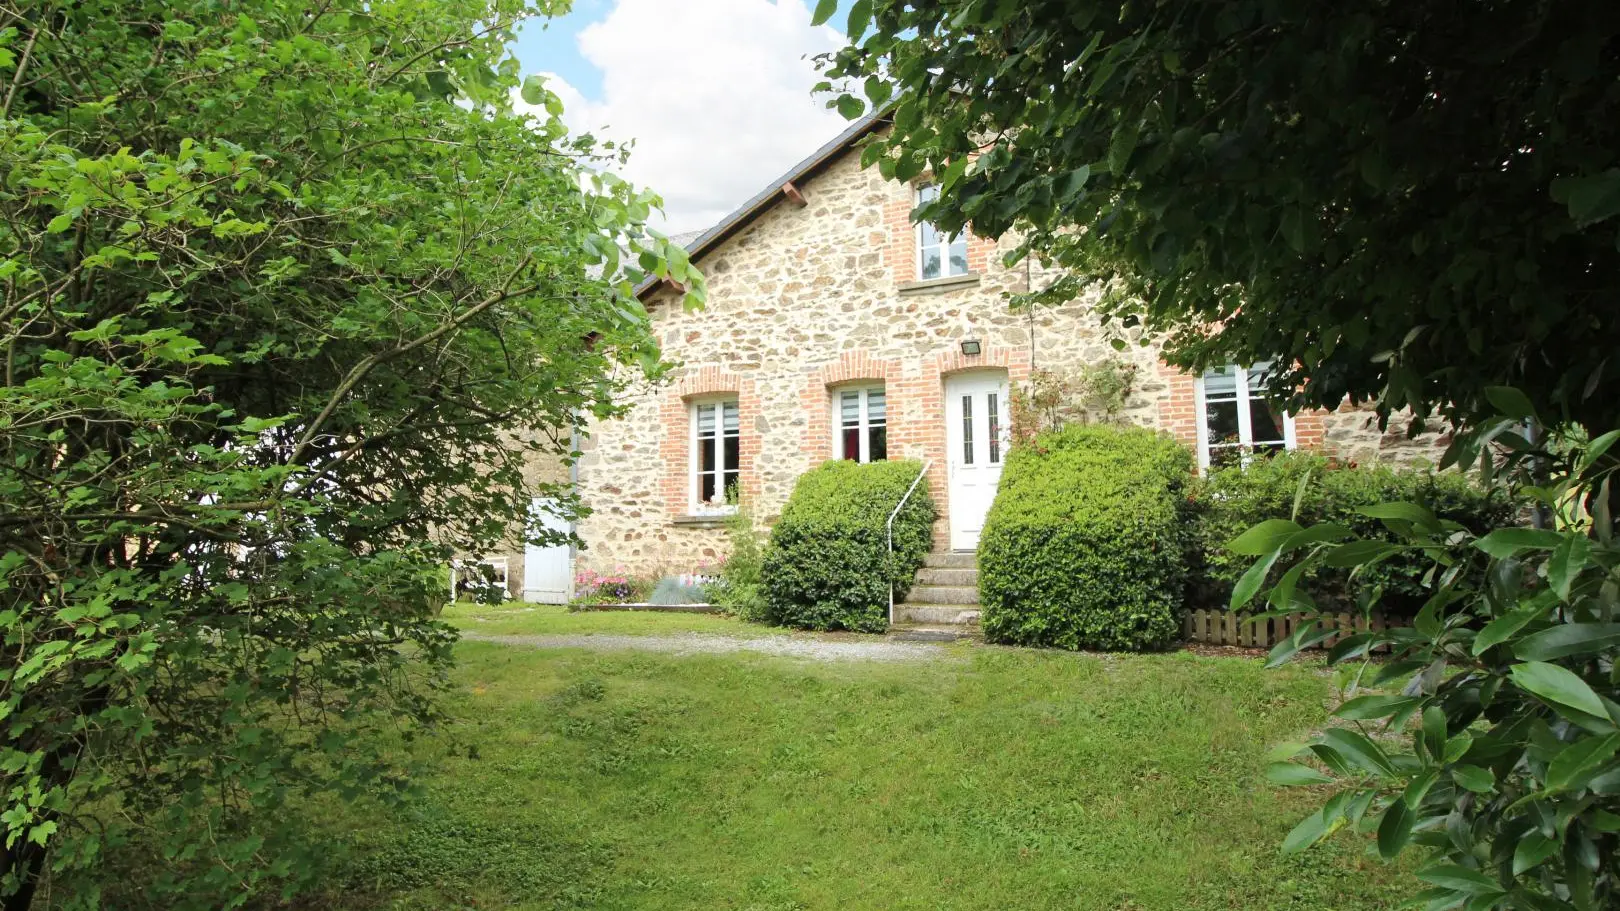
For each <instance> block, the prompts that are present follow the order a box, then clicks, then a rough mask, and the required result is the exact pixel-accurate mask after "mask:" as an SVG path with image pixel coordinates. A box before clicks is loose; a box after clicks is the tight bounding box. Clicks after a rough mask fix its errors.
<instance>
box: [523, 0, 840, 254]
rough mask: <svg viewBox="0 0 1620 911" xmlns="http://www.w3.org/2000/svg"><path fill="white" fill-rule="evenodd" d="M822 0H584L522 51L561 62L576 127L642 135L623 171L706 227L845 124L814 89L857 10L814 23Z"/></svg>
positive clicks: (531, 32)
mask: <svg viewBox="0 0 1620 911" xmlns="http://www.w3.org/2000/svg"><path fill="white" fill-rule="evenodd" d="M810 2H811V0H575V2H574V6H573V10H572V11H571V12H569V13H568V14H567V15H565V16H562V17H559V18H557V19H553V20H534V21H531V22H529V23H527V24H525V25H524V26H523V28H522V29H521V30H520V32H519V34H518V39H517V41H516V42H515V43H514V46H513V53H514V54H515V55H516V56H517V58H518V60H519V61H520V62H521V63H522V65H523V72H524V74H525V75H527V74H530V73H546V74H551V75H552V76H553V78H552V81H551V87H552V89H553V91H555V92H557V94H558V95H559V96H561V98H562V100H563V104H564V106H565V108H566V113H565V115H564V117H565V119H566V120H567V121H568V123H569V126H570V127H571V128H573V129H574V130H576V131H579V130H590V131H592V132H595V133H597V134H598V135H602V136H608V137H610V138H613V139H621V140H622V139H631V138H633V139H634V140H635V141H636V148H635V152H634V153H633V155H632V158H631V162H630V164H629V165H627V166H626V167H625V168H624V169H623V174H624V176H625V177H626V178H628V179H629V180H631V181H633V182H635V183H637V184H639V185H643V186H649V187H651V188H652V189H654V190H656V191H658V192H659V193H660V194H661V195H662V196H663V197H664V199H665V208H666V212H667V215H668V217H667V220H665V221H663V222H662V223H661V224H660V225H659V226H660V227H663V228H665V229H667V230H670V231H686V230H697V229H700V228H706V227H708V226H709V225H710V224H713V223H714V222H715V221H718V220H719V219H720V218H721V217H722V216H724V215H725V214H726V213H727V212H729V211H730V210H731V209H733V208H735V207H736V206H737V205H738V204H740V203H742V202H743V201H744V200H746V199H747V198H748V197H750V196H752V195H753V194H754V193H755V192H757V191H758V190H759V189H760V188H761V187H763V186H765V185H766V183H767V182H769V181H770V180H771V179H772V178H774V177H776V176H777V175H779V174H780V173H782V172H783V171H785V170H787V169H788V168H789V167H791V166H792V165H793V164H794V163H795V162H797V161H799V160H800V159H802V158H804V157H805V156H806V155H808V154H810V153H811V152H812V151H814V150H815V149H816V148H817V147H818V146H819V145H821V143H823V142H825V141H826V140H827V139H830V138H831V137H832V136H834V135H836V134H837V133H838V132H839V130H840V129H842V127H843V126H844V121H843V120H842V118H840V117H838V115H836V114H834V113H832V112H830V111H827V110H826V109H825V106H824V99H813V98H811V97H810V87H811V86H812V85H814V84H815V82H816V81H818V79H819V78H820V77H819V75H818V74H817V73H816V72H815V69H814V66H813V64H812V63H811V62H810V61H809V60H808V58H809V57H810V56H812V55H814V54H817V53H823V52H826V51H829V50H832V49H833V48H835V47H837V46H838V45H839V44H840V43H842V40H843V38H842V26H843V18H844V17H843V15H842V14H841V15H839V16H836V17H834V19H833V22H832V25H834V26H836V28H832V27H814V26H811V25H810V22H809V18H810V12H809V5H810ZM851 2H852V0H841V6H842V12H846V13H847V10H848V6H849V4H850V3H851Z"/></svg>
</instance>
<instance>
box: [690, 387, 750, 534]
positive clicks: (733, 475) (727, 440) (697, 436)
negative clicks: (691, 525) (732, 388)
mask: <svg viewBox="0 0 1620 911" xmlns="http://www.w3.org/2000/svg"><path fill="white" fill-rule="evenodd" d="M691 411H692V468H691V487H692V510H693V512H703V511H715V510H719V509H722V508H724V507H726V506H729V505H735V504H736V502H737V497H738V495H739V494H740V492H741V489H742V427H741V423H740V421H739V420H738V413H737V400H736V399H734V398H733V399H711V400H708V401H702V402H693V403H692V406H691Z"/></svg>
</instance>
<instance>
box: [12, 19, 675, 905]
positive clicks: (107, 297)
mask: <svg viewBox="0 0 1620 911" xmlns="http://www.w3.org/2000/svg"><path fill="white" fill-rule="evenodd" d="M566 7H567V3H566V2H565V0H564V2H545V0H542V2H539V3H538V4H536V3H535V2H533V0H527V2H526V0H432V2H418V0H323V2H319V3H304V2H301V0H232V2H221V0H161V2H160V0H134V2H131V0H35V2H24V3H22V4H21V5H17V4H15V3H0V149H3V153H0V371H3V373H0V503H4V508H3V513H0V641H3V644H4V651H5V657H4V660H3V661H0V730H3V731H4V734H3V736H0V836H3V840H0V847H3V853H0V904H3V906H4V907H5V908H6V909H8V911H11V909H21V908H26V907H28V906H29V904H30V902H31V900H32V899H33V898H34V897H35V895H36V892H37V890H38V889H39V888H40V886H41V884H42V883H45V882H49V883H51V884H52V885H53V890H54V891H53V897H57V898H60V897H63V896H65V897H67V898H68V899H71V902H70V903H73V904H77V905H82V906H85V907H94V906H97V904H98V893H97V890H96V884H95V883H96V881H95V878H94V876H93V875H92V874H93V873H94V870H95V868H96V866H97V864H98V863H101V862H103V859H104V858H105V857H106V856H107V854H108V853H109V852H112V851H116V850H117V849H119V847H120V846H121V845H127V844H129V843H130V841H131V839H139V841H140V842H141V843H142V844H145V845H148V846H149V847H150V848H151V852H150V853H151V856H150V857H149V858H148V859H149V860H150V861H151V863H152V867H153V868H152V869H150V870H148V871H145V873H147V874H149V875H150V877H151V884H150V892H149V894H150V895H151V896H152V900H153V902H154V903H160V902H164V901H168V902H170V903H174V904H189V905H193V906H199V907H219V906H223V905H227V904H235V903H237V902H240V901H241V900H243V899H244V898H245V897H246V896H247V895H248V894H250V893H251V892H252V891H253V890H255V889H257V888H260V887H262V886H263V885H264V884H265V883H266V882H269V881H276V880H282V879H286V880H288V881H289V882H290V884H291V885H292V886H296V884H297V877H298V875H299V874H300V873H301V872H303V871H305V870H307V869H310V865H309V864H307V863H304V862H303V861H305V860H308V855H304V856H302V857H300V855H299V854H298V853H297V852H298V850H299V847H300V844H301V843H300V841H299V839H298V833H297V823H298V820H297V818H296V816H295V815H294V814H287V813H276V812H266V811H275V810H277V809H278V808H281V807H284V806H285V805H286V804H287V802H288V801H289V800H292V799H294V798H295V797H298V796H299V795H307V794H338V795H342V796H347V797H353V796H355V795H362V794H371V795H375V796H382V797H388V796H390V795H395V794H398V793H399V792H400V790H401V788H402V787H403V784H404V783H403V780H402V778H401V775H400V773H399V772H398V771H397V770H396V769H393V768H392V767H391V766H390V765H389V764H387V763H386V762H385V761H384V760H383V758H382V757H380V756H379V755H377V753H376V747H375V746H368V744H371V743H373V741H372V740H370V739H368V734H370V733H372V732H374V731H376V730H378V729H381V728H388V729H390V730H397V729H399V728H401V727H403V728H404V729H405V730H407V731H409V730H411V729H414V728H416V727H419V726H420V725H422V724H424V723H428V722H431V721H432V719H433V717H434V714H433V703H432V698H431V697H432V693H433V689H434V687H435V685H436V684H437V683H438V682H439V681H440V680H442V677H443V671H444V669H445V667H446V662H447V661H448V659H449V646H450V644H451V641H452V636H451V633H450V631H449V630H448V629H447V628H446V627H444V626H442V625H440V624H438V623H437V622H435V621H434V620H433V619H432V613H433V612H432V609H431V606H432V604H433V602H434V601H435V600H436V599H439V598H442V597H443V591H444V589H443V585H444V581H443V574H442V573H443V566H444V563H445V561H446V559H447V557H448V556H449V555H450V554H451V553H452V552H470V553H474V554H476V553H480V552H485V551H488V550H489V549H491V548H493V547H494V546H496V544H497V542H499V541H500V540H501V539H502V538H503V537H504V536H506V535H507V534H508V533H509V530H510V529H513V528H521V527H522V524H523V523H524V522H525V519H526V509H527V504H528V502H529V499H530V497H531V496H532V495H535V494H556V495H562V494H563V493H564V492H562V491H552V490H533V489H528V488H527V487H526V486H525V484H524V483H523V478H522V465H523V463H524V461H525V460H526V459H530V458H536V457H553V458H555V457H567V456H568V454H569V451H570V446H569V440H570V431H571V429H572V428H574V427H575V426H577V425H579V423H580V422H582V421H584V420H586V419H587V417H588V416H590V415H596V416H606V415H611V414H613V413H615V411H616V407H617V406H616V405H615V394H616V393H617V392H618V390H619V389H620V386H621V384H622V383H623V382H624V381H626V380H627V379H628V378H629V377H630V376H631V375H632V374H637V373H646V372H651V373H656V372H657V371H658V370H659V369H660V367H659V363H658V353H657V349H656V346H655V344H654V342H653V340H652V338H651V336H650V333H649V331H648V320H647V315H646V313H645V311H644V310H643V309H642V308H641V307H640V305H639V304H638V303H637V301H636V298H635V296H634V295H633V294H632V293H631V290H632V286H633V283H635V282H637V281H639V280H640V279H641V278H642V277H643V276H644V274H645V273H649V272H650V273H653V274H657V275H660V276H667V277H671V278H673V279H675V280H677V281H682V282H685V283H686V284H687V287H688V288H689V289H691V290H690V292H689V295H690V298H691V300H692V301H693V302H694V303H695V302H697V301H700V300H701V297H702V291H703V284H702V278H701V276H699V275H697V274H696V273H695V272H693V271H691V270H690V269H689V267H688V264H687V261H686V259H685V256H684V253H683V252H682V251H681V250H680V249H679V248H678V247H675V246H673V245H671V244H669V243H668V242H667V240H666V239H664V238H663V237H662V236H660V235H657V234H655V233H652V232H649V231H648V230H646V227H645V225H646V219H647V217H648V213H649V209H650V208H651V207H653V206H655V205H657V204H658V201H657V199H656V197H654V196H652V195H651V194H649V193H646V192H642V191H637V190H635V189H634V188H632V187H629V186H627V185H625V184H624V183H623V182H622V181H619V180H617V179H615V178H613V177H611V176H608V175H606V174H604V173H601V171H600V170H599V167H600V166H601V165H603V164H606V163H608V162H609V160H610V159H611V158H612V157H613V156H616V155H618V154H620V151H621V150H618V149H614V148H613V147H611V146H607V145H601V144H598V143H597V142H596V141H595V140H594V139H592V138H591V137H589V136H580V137H569V136H568V135H567V133H566V130H565V129H564V127H563V126H562V124H561V122H560V120H559V119H558V115H559V113H560V110H561V106H560V104H559V103H558V101H557V99H556V97H555V96H554V95H552V94H551V93H549V92H548V91H546V89H545V87H544V85H542V84H541V83H540V82H538V81H537V80H534V79H531V80H529V81H528V82H526V83H525V84H523V85H522V87H521V94H522V96H523V98H524V99H525V100H526V101H528V102H529V103H530V104H532V105H536V106H537V107H538V110H540V111H541V115H540V116H538V117H526V116H517V115H515V114H514V113H513V111H512V104H511V96H512V94H513V93H514V92H516V91H518V89H519V85H518V65H517V63H516V61H515V60H513V59H512V58H511V57H510V56H509V55H508V53H507V51H506V46H507V44H508V42H509V41H510V40H511V38H512V36H513V27H514V25H515V24H516V23H517V22H518V21H520V20H521V19H523V18H524V17H526V16H530V15H533V14H535V13H555V12H559V11H562V10H565V9H566ZM530 534H531V536H532V537H533V538H534V540H536V541H539V542H541V543H546V541H547V538H548V533H546V532H542V531H533V532H531V533H530ZM289 817H291V818H289Z"/></svg>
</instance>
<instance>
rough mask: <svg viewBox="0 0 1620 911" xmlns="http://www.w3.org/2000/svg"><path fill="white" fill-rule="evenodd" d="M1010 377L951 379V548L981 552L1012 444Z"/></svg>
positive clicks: (947, 418)
mask: <svg viewBox="0 0 1620 911" xmlns="http://www.w3.org/2000/svg"><path fill="white" fill-rule="evenodd" d="M1010 417H1011V411H1010V408H1009V407H1008V402H1007V375H1006V374H1004V373H994V374H986V373H972V374H965V375H959V376H953V377H950V378H948V379H947V380H946V381H945V439H946V464H947V466H948V487H949V490H948V491H947V506H946V509H947V510H948V511H949V513H950V522H951V549H952V550H977V549H978V546H979V532H980V531H981V530H983V528H984V517H985V515H986V514H987V513H989V512H990V504H991V503H992V502H993V501H994V500H995V498H996V486H997V485H998V484H999V483H1000V482H1001V464H1002V461H1003V460H1004V459H1005V458H1006V457H1007V445H1008V443H1009V441H1010V440H1011V433H1010V424H1011V420H1010Z"/></svg>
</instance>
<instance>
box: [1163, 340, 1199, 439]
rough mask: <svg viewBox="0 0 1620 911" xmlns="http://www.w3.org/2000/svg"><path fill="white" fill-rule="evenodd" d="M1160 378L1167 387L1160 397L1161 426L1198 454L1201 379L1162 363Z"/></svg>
mask: <svg viewBox="0 0 1620 911" xmlns="http://www.w3.org/2000/svg"><path fill="white" fill-rule="evenodd" d="M1159 378H1160V379H1162V380H1164V382H1165V385H1166V386H1167V387H1168V389H1167V390H1166V392H1165V393H1164V395H1162V396H1160V398H1159V429H1160V430H1163V431H1166V432H1168V433H1169V434H1170V435H1171V436H1172V437H1175V438H1176V442H1178V443H1180V444H1182V445H1183V446H1186V447H1187V448H1188V449H1191V450H1192V451H1193V456H1194V457H1195V458H1196V457H1197V454H1198V378H1197V377H1195V376H1193V375H1192V374H1190V373H1183V372H1182V371H1181V368H1179V367H1174V366H1171V365H1170V364H1167V363H1165V362H1164V361H1160V362H1159Z"/></svg>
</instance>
